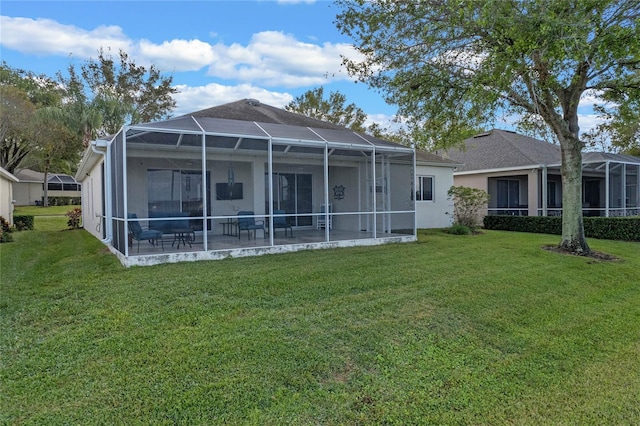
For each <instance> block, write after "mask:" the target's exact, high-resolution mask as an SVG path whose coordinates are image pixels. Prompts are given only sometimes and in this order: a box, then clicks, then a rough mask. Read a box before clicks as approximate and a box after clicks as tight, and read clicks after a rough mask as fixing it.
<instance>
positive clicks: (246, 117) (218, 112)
mask: <svg viewBox="0 0 640 426" xmlns="http://www.w3.org/2000/svg"><path fill="white" fill-rule="evenodd" d="M186 116H191V117H197V118H206V117H208V118H222V119H229V120H241V121H255V122H257V123H273V124H283V125H289V126H300V127H311V128H314V129H329V130H348V129H347V128H346V127H344V126H340V125H337V124H334V123H329V122H327V121H322V120H318V119H315V118H311V117H307V116H304V115H301V114H297V113H294V112H290V111H287V110H284V109H282V108H276V107H273V106H270V105H266V104H263V103H261V102H259V101H257V100H255V99H241V100H239V101H235V102H231V103H227V104H223V105H218V106H215V107H211V108H207V109H203V110H200V111H196V112H192V113H189V114H186V115H184V116H182V117H186ZM177 118H181V117H177ZM367 139H369V140H376V141H377V142H378V143H382V142H386V143H390V142H388V141H383V140H382V139H377V138H373V137H371V136H368V137H367ZM416 161H418V162H426V163H433V164H444V165H456V164H458V163H457V162H456V161H454V160H450V159H447V158H443V157H441V156H439V155H436V154H432V153H427V152H424V151H416Z"/></svg>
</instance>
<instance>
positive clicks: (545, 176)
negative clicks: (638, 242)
mask: <svg viewBox="0 0 640 426" xmlns="http://www.w3.org/2000/svg"><path fill="white" fill-rule="evenodd" d="M444 156H445V157H447V158H450V159H452V160H454V161H457V162H459V163H463V164H464V166H462V167H459V168H458V169H457V170H456V172H454V182H455V184H456V185H458V186H468V187H473V188H479V189H483V190H485V191H487V192H488V193H489V194H490V195H491V200H490V202H489V206H488V214H511V215H528V216H560V215H562V177H561V172H560V168H561V153H560V147H559V146H557V145H553V144H550V143H548V142H544V141H541V140H538V139H534V138H530V137H527V136H523V135H520V134H517V133H515V132H511V131H505V130H496V129H494V130H491V131H489V132H486V133H481V134H479V135H476V136H474V137H472V138H469V139H467V140H466V141H465V142H464V148H462V149H450V150H448V151H447V152H446V153H445V155H444ZM639 170H640V158H637V157H632V156H628V155H620V154H609V153H601V152H585V153H583V154H582V200H583V214H584V215H585V216H634V215H638V214H640V211H639V206H640V173H639Z"/></svg>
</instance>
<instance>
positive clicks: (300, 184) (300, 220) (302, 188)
mask: <svg viewBox="0 0 640 426" xmlns="http://www.w3.org/2000/svg"><path fill="white" fill-rule="evenodd" d="M312 177H313V176H312V175H311V174H310V173H273V197H270V196H269V184H268V183H269V181H268V179H269V175H268V174H265V200H267V205H266V210H265V211H267V212H268V211H269V204H268V203H269V200H272V203H273V210H274V211H275V210H284V211H285V212H286V214H291V215H295V216H292V217H290V219H289V220H290V221H291V222H290V223H291V225H292V226H311V225H313V218H312V217H311V216H310V215H309V214H310V213H311V212H312V206H313V190H312V182H313V179H312Z"/></svg>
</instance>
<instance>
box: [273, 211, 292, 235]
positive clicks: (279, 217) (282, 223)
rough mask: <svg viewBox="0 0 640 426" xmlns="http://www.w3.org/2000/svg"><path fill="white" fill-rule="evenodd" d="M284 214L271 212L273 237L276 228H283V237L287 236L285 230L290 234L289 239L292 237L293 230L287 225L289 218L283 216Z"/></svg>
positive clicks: (282, 212)
mask: <svg viewBox="0 0 640 426" xmlns="http://www.w3.org/2000/svg"><path fill="white" fill-rule="evenodd" d="M285 214H286V212H285V211H284V210H274V211H273V235H274V236H275V234H276V229H277V228H284V236H285V237H286V236H287V229H288V230H289V232H290V234H291V235H290V237H293V228H292V227H291V225H290V224H289V218H288V217H286V216H284V215H285Z"/></svg>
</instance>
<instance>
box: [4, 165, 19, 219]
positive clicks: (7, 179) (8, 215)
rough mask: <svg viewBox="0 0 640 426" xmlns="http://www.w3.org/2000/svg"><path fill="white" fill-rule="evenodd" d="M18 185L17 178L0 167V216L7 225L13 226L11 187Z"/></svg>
mask: <svg viewBox="0 0 640 426" xmlns="http://www.w3.org/2000/svg"><path fill="white" fill-rule="evenodd" d="M16 183H18V178H17V177H15V176H14V175H12V174H11V173H9V172H8V171H6V170H5V169H3V168H2V167H0V216H2V217H3V218H5V219H6V220H7V222H9V225H13V206H14V204H15V203H14V201H15V200H14V198H13V185H15V184H16Z"/></svg>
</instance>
